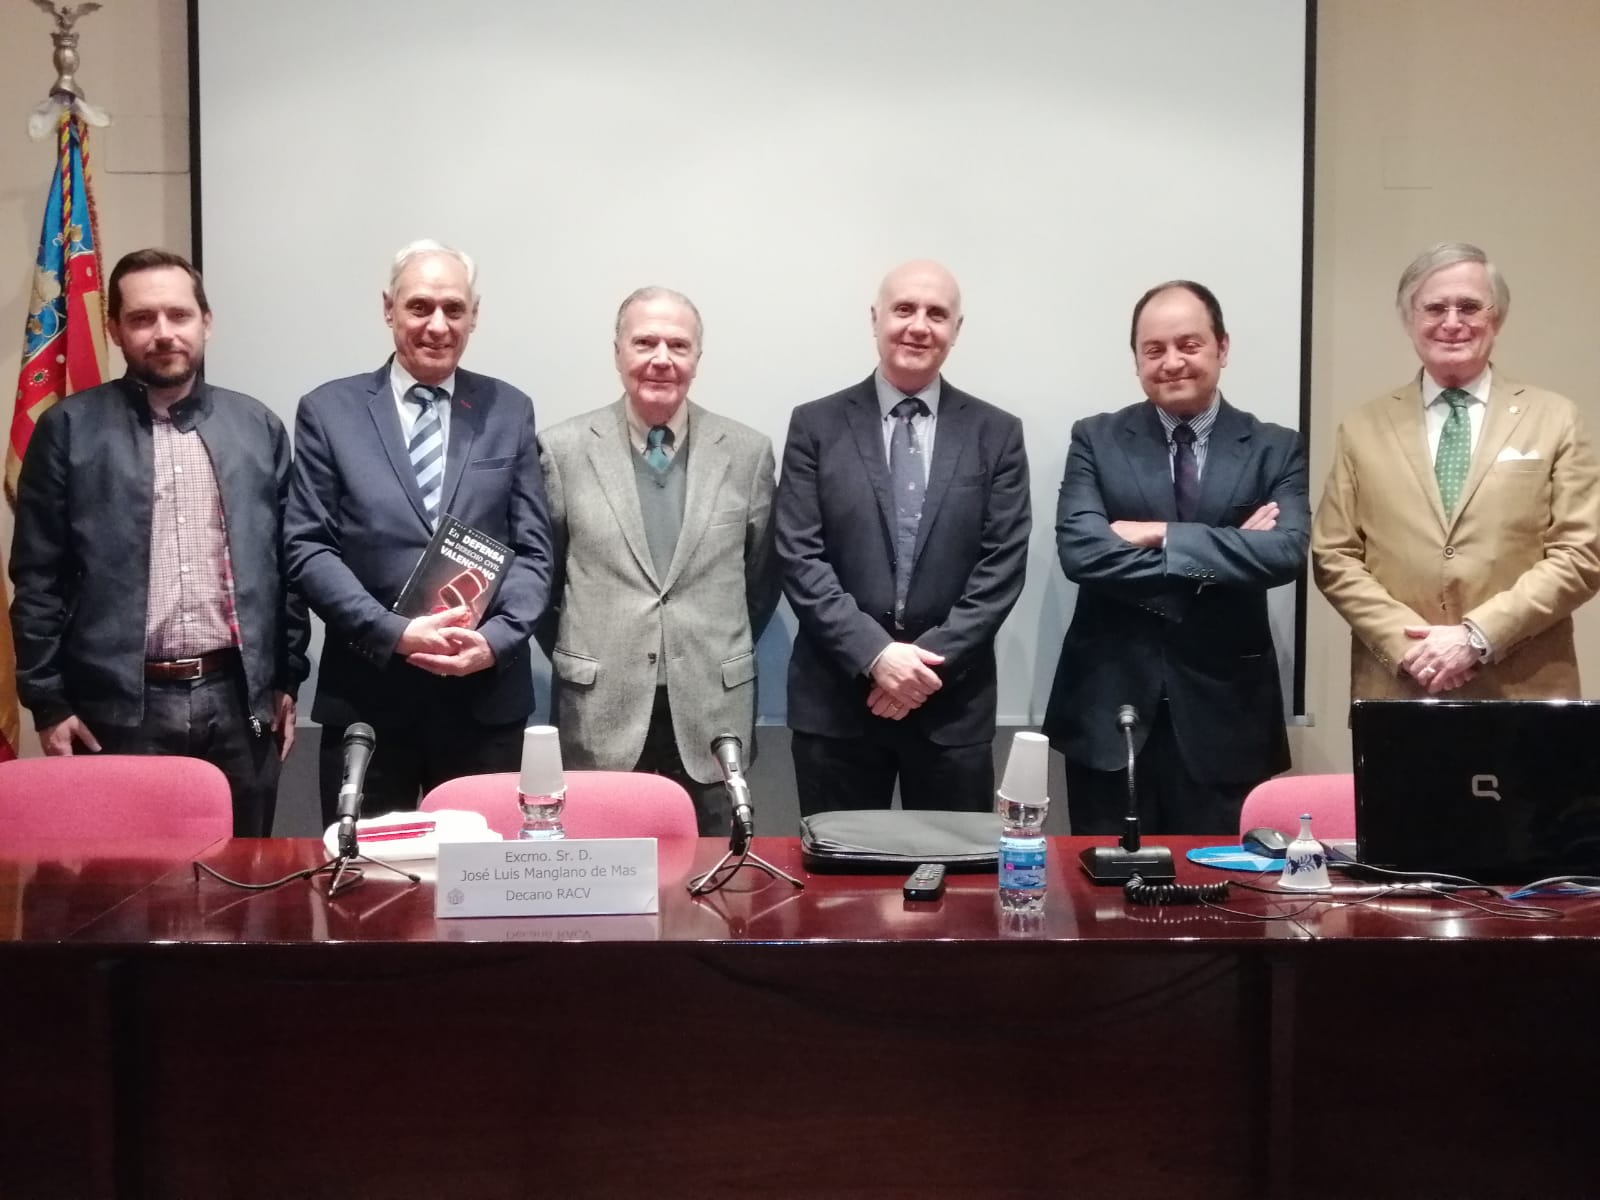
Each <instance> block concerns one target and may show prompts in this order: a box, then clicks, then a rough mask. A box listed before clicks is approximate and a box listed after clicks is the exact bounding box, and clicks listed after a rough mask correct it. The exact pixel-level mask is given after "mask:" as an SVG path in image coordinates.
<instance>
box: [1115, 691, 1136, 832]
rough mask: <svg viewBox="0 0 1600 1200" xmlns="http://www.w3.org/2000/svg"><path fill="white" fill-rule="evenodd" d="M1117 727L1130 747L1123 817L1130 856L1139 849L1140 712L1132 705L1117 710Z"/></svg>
mask: <svg viewBox="0 0 1600 1200" xmlns="http://www.w3.org/2000/svg"><path fill="white" fill-rule="evenodd" d="M1117 726H1118V728H1120V729H1121V730H1122V737H1123V740H1124V741H1125V742H1126V743H1127V745H1128V811H1127V812H1126V813H1125V814H1123V817H1122V848H1123V849H1124V850H1126V851H1127V852H1128V853H1129V854H1132V853H1133V852H1134V851H1136V850H1138V849H1139V789H1138V786H1137V785H1136V784H1135V782H1134V752H1133V731H1134V730H1135V729H1137V728H1138V727H1139V710H1138V709H1136V708H1134V707H1133V705H1131V704H1124V705H1123V706H1122V707H1121V708H1119V709H1117Z"/></svg>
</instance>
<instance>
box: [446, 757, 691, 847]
mask: <svg viewBox="0 0 1600 1200" xmlns="http://www.w3.org/2000/svg"><path fill="white" fill-rule="evenodd" d="M566 775H567V803H566V807H565V808H563V809H562V812H561V824H562V827H563V828H564V829H565V830H566V831H567V836H568V837H573V838H601V837H653V838H693V837H698V836H699V826H698V825H696V823H695V815H694V801H692V800H690V799H689V793H688V792H686V791H684V790H683V788H681V787H679V786H678V785H677V784H676V783H674V782H673V781H672V780H670V779H666V778H664V777H662V776H660V775H647V774H644V773H643V772H636V771H568V772H567V773H566ZM418 807H419V808H420V809H421V810H422V811H423V812H432V811H433V810H435V809H439V808H457V809H466V810H467V811H468V812H476V813H482V814H483V815H484V817H485V819H486V820H488V822H489V828H490V829H492V830H494V831H495V832H496V833H498V834H499V835H500V836H501V837H504V838H515V837H516V836H517V834H518V833H519V832H521V830H522V810H521V809H519V808H518V807H517V776H516V773H515V772H514V771H508V772H504V773H502V774H498V775H467V776H464V777H462V778H460V779H451V780H449V781H447V782H445V783H441V784H440V785H439V786H438V787H436V788H434V789H433V790H432V791H431V792H429V793H428V794H427V795H426V796H424V797H423V799H422V803H421V804H420V805H419V806H418Z"/></svg>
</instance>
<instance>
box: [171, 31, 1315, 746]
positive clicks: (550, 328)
mask: <svg viewBox="0 0 1600 1200" xmlns="http://www.w3.org/2000/svg"><path fill="white" fill-rule="evenodd" d="M1192 11H1193V10H1192V8H1191V6H1189V5H1187V4H1185V3H1180V2H1179V0H1141V2H1134V3H1130V2H1127V0H1118V2H1115V3H1112V2H1109V0H994V2H992V3H989V4H985V5H975V6H940V5H930V4H928V3H927V2H926V0H872V2H870V3H863V2H862V0H812V2H811V3H808V4H805V5H801V4H751V3H740V2H736V0H679V3H676V4H674V5H671V6H664V7H655V6H647V5H641V4H639V3H637V0H590V2H588V3H585V4H584V5H581V6H577V5H567V6H555V5H530V4H520V3H514V2H512V0H481V2H480V3H477V4H474V5H471V6H457V7H453V8H452V9H451V10H450V13H449V19H448V22H447V23H445V24H443V25H441V24H440V23H439V21H438V17H439V15H440V10H439V8H438V6H437V5H436V4H432V3H424V2H422V0H390V2H389V3H386V4H384V5H381V6H376V5H373V4H370V3H366V2H364V0H280V2H279V3H275V4H272V5H259V4H239V3H231V2H228V0H202V3H201V5H200V13H201V25H200V34H201V56H200V62H201V87H200V94H201V122H202V139H203V140H202V152H201V171H202V194H203V202H204V206H205V220H204V227H203V236H204V255H205V271H206V278H207V285H208V287H209V289H210V292H211V298H212V301H213V303H214V305H215V306H216V308H217V311H218V314H219V315H218V321H217V332H216V336H215V337H214V339H213V341H212V344H211V348H210V372H211V377H212V378H213V379H214V380H216V381H218V382H226V383H228V384H230V385H231V386H237V387H240V388H243V389H245V390H248V391H251V392H253V393H255V394H257V395H259V396H261V397H262V398H263V399H264V400H266V401H267V402H268V403H269V404H271V405H273V406H274V407H276V408H277V409H278V411H279V412H280V413H281V414H283V415H284V416H285V418H286V419H287V418H289V417H291V416H292V413H293V408H294V404H295V401H296V399H297V398H298V396H299V395H300V394H302V393H303V392H305V391H306V390H308V389H309V388H311V387H312V386H314V385H315V384H317V383H319V382H321V381H322V380H324V379H327V378H331V377H334V376H339V375H348V374H352V373H354V372H357V371H362V370H371V369H373V368H375V367H376V366H377V365H378V364H379V363H380V362H381V361H382V358H383V356H384V354H385V353H386V352H387V349H388V340H387V330H386V329H385V328H384V327H383V325H382V323H381V321H380V320H379V287H380V284H381V281H382V278H383V272H384V270H385V268H386V264H387V259H388V256H389V255H390V254H391V253H392V252H393V250H394V249H395V248H396V247H397V246H399V245H400V244H402V243H404V242H406V241H409V240H411V239H412V238H415V237H418V236H423V235H428V236H435V237H438V238H441V239H443V240H445V241H449V242H452V243H454V244H457V245H460V246H462V247H463V248H464V249H467V250H469V251H470V252H472V253H473V254H474V255H475V256H476V257H477V258H478V259H479V260H480V262H481V263H482V274H481V289H482V291H483V293H484V303H483V315H482V319H481V321H480V324H479V327H478V331H477V334H476V336H475V338H474V341H473V345H472V347H471V349H470V350H469V352H468V357H467V359H466V362H467V365H469V366H471V367H473V368H474V369H476V370H480V371H487V372H489V373H491V374H495V375H500V376H503V377H504V378H507V379H509V380H511V381H512V382H514V383H516V384H518V385H519V386H521V387H523V388H524V389H526V390H527V391H528V392H529V393H531V394H532V395H533V397H534V400H535V404H536V406H537V410H538V416H539V420H540V423H541V424H545V425H548V424H550V423H552V422H554V421H556V420H559V419H561V418H564V417H567V416H571V415H574V414H576V413H579V412H583V411H585V410H587V409H590V408H594V407H596V406H598V405H600V404H603V403H606V402H608V401H609V400H611V399H613V398H615V396H616V395H617V394H618V390H619V389H618V384H617V381H616V377H615V374H614V371H613V369H612V366H611V362H610V350H609V342H610V337H611V320H612V317H613V314H614V312H615V310H616V306H617V303H618V301H619V300H620V299H621V298H622V297H623V296H624V295H625V294H627V293H628V292H629V291H630V290H632V289H633V288H634V287H636V286H638V285H640V284H644V283H661V284H666V285H668V286H671V287H676V288H678V289H680V290H682V291H684V292H687V293H688V294H689V295H690V296H692V297H693V298H694V299H695V301H696V303H697V304H698V305H699V307H700V309H701V311H702V313H703V315H704V317H705V323H706V353H705V359H704V362H703V364H702V367H701V374H700V378H699V380H698V382H697V384H696V388H695V397H696V399H698V400H699V401H700V402H701V403H702V404H705V405H706V406H708V407H710V408H713V409H716V410H718V411H721V412H724V413H726V414H728V415H731V416H735V417H738V418H740V419H742V420H744V421H746V422H747V423H749V424H751V425H754V426H755V427H757V428H758V429H761V430H763V431H765V432H766V433H767V434H769V435H770V436H771V437H772V439H773V441H774V443H775V445H776V446H777V447H778V449H779V450H780V452H781V448H782V443H783V440H784V435H785V431H786V429H787V425H788V415H789V411H790V409H792V408H793V407H794V405H795V404H797V403H800V402H803V401H805V400H809V399H813V398H815V397H816V396H819V395H822V394H825V393H827V392H831V391H834V390H836V389H838V388H840V387H843V386H845V385H847V384H850V383H853V382H854V381H856V380H858V379H860V378H862V377H863V376H865V375H866V374H867V372H868V371H869V370H870V369H871V367H872V364H873V361H874V356H873V351H872V345H871V342H870V340H869V327H868V315H867V310H868V306H869V304H870V302H871V299H872V295H873V291H874V288H875V286H876V283H877V280H878V278H879V276H880V275H881V274H882V273H883V272H884V271H885V270H886V269H887V268H888V267H890V266H892V265H893V264H894V263H896V262H897V261H900V260H902V259H905V258H908V257H914V256H930V257H935V258H939V259H942V260H943V261H945V262H946V263H947V264H948V265H950V267H951V268H952V269H953V270H954V271H955V272H956V274H957V276H958V277H959V278H960V280H961V282H962V284H963V288H964V292H965V307H966V313H967V323H966V327H965V329H964V331H963V334H962V337H961V340H960V343H959V344H958V346H957V347H956V349H955V351H954V354H953V355H952V357H951V359H950V361H949V363H948V365H947V375H948V377H949V378H950V379H951V380H952V381H953V382H955V383H956V384H957V385H959V386H962V387H964V388H966V389H968V390H970V391H973V392H975V393H977V394H978V395H980V396H983V397H984V398H986V399H989V400H992V401H994V402H996V403H998V404H1000V405H1001V406H1002V407H1005V408H1007V409H1010V410H1011V411H1013V412H1015V413H1017V414H1018V415H1020V416H1021V417H1022V418H1023V420H1024V424H1025V428H1026V431H1027V432H1026V436H1027V441H1028V450H1029V457H1030V461H1031V467H1032V473H1033V509H1034V521H1035V531H1034V536H1033V540H1032V544H1031V552H1030V557H1029V582H1028V587H1027V590H1026V591H1025V593H1024V595H1023V597H1022V600H1021V601H1020V603H1019V605H1018V607H1017V610H1016V612H1015V613H1014V615H1013V617H1012V618H1011V620H1010V621H1009V623H1008V624H1007V626H1006V628H1005V630H1004V632H1003V633H1002V635H1001V638H1000V641H999V647H998V649H999V657H1000V660H1001V693H1000V714H1001V718H1002V720H1004V721H1008V722H1020V723H1026V722H1030V721H1036V720H1037V719H1039V718H1040V717H1041V716H1042V713H1043V707H1044V700H1045V698H1046V696H1047V694H1048V691H1049V686H1050V680H1051V677H1052V674H1053V671H1054V667H1055V661H1056V657H1057V652H1058V651H1059V648H1060V642H1061V635H1062V632H1063V631H1064V629H1065V625H1066V619H1067V616H1068V613H1069V609H1070V604H1071V594H1072V589H1071V587H1070V586H1069V585H1068V584H1067V583H1066V582H1065V580H1064V579H1063V578H1062V577H1061V574H1060V569H1059V567H1058V566H1057V565H1056V557H1055V550H1054V541H1053V537H1052V534H1051V529H1052V527H1053V524H1054V515H1055V496H1056V490H1057V486H1058V484H1059V482H1060V478H1061V471H1062V467H1063V464H1064V462H1065V458H1066V446H1067V434H1068V430H1069V428H1070V425H1071V422H1072V420H1073V419H1075V418H1076V417H1079V416H1086V415H1089V414H1092V413H1096V412H1100V411H1104V410H1106V409H1109V408H1117V407H1121V406H1122V405H1124V404H1128V403H1131V402H1133V401H1135V400H1138V399H1140V398H1141V395H1140V392H1139V389H1138V387H1137V384H1136V381H1135V378H1134V374H1133V370H1132V360H1131V355H1130V352H1129V350H1128V347H1127V324H1128V317H1129V312H1130V310H1131V308H1132V305H1133V302H1134V300H1135V299H1137V297H1138V296H1139V294H1140V293H1141V292H1143V291H1144V290H1145V289H1146V288H1147V287H1149V286H1150V285H1151V284H1154V283H1157V282H1159V281H1161V280H1164V279H1168V278H1171V277H1173V276H1191V277H1194V278H1198V279H1200V280H1202V281H1204V282H1206V283H1208V284H1209V285H1211V286H1212V287H1213V288H1215V289H1216V291H1217V292H1218V293H1219V294H1220V295H1221V297H1222V299H1223V303H1224V307H1225V309H1226V311H1227V315H1228V321H1229V325H1230V328H1231V330H1232V332H1233V351H1232V356H1231V365H1230V368H1229V371H1228V375H1227V377H1226V379H1225V388H1226V390H1227V392H1228V394H1229V395H1230V396H1231V397H1232V398H1233V399H1234V400H1235V401H1236V402H1237V403H1239V404H1240V405H1242V406H1243V407H1246V408H1248V409H1250V410H1252V411H1254V412H1256V413H1257V414H1258V415H1261V416H1263V417H1266V418H1268V419H1272V420H1278V421H1281V422H1283V423H1285V424H1289V425H1296V424H1298V420H1299V393H1298V381H1299V365H1300V346H1301V339H1300V294H1301V283H1300V279H1301V271H1300V265H1301V257H1300V254H1301V251H1300V247H1301V238H1302V224H1301V196H1302V175H1303V166H1302V142H1303V106H1302V101H1303V95H1304V78H1303V74H1304V70H1303V68H1304V49H1305V37H1304V11H1303V7H1302V6H1301V5H1300V4H1298V3H1285V2H1284V0H1233V2H1232V3H1230V4H1228V5H1227V6H1225V7H1224V8H1222V9H1219V10H1217V11H1216V12H1214V13H1211V14H1209V15H1208V16H1207V18H1206V19H1204V20H1187V19H1185V17H1186V16H1187V15H1189V14H1192ZM1179 24H1181V29H1179V28H1177V27H1176V26H1177V25H1179ZM1279 599H1280V606H1279V613H1280V621H1281V626H1280V627H1281V629H1282V632H1283V636H1282V637H1281V638H1280V644H1281V646H1282V648H1283V650H1284V651H1285V652H1288V651H1289V650H1290V649H1291V648H1292V645H1291V641H1292V639H1291V638H1290V636H1289V633H1290V630H1291V629H1292V626H1291V624H1290V622H1291V620H1292V599H1293V598H1292V595H1290V594H1288V593H1287V592H1286V593H1285V594H1284V595H1283V596H1281V597H1280V598H1279ZM792 624H793V618H792V617H791V616H789V615H788V613H787V611H786V610H785V611H784V613H783V618H782V622H781V626H782V627H780V628H775V629H774V630H773V631H771V632H770V633H769V636H768V637H767V639H765V640H764V642H763V646H762V666H763V668H764V669H763V673H762V700H761V709H762V713H763V715H764V716H766V717H768V718H773V717H776V718H778V719H781V717H782V713H783V686H782V685H783V666H784V663H785V660H786V658H787V643H788V635H789V631H790V630H791V629H792Z"/></svg>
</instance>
